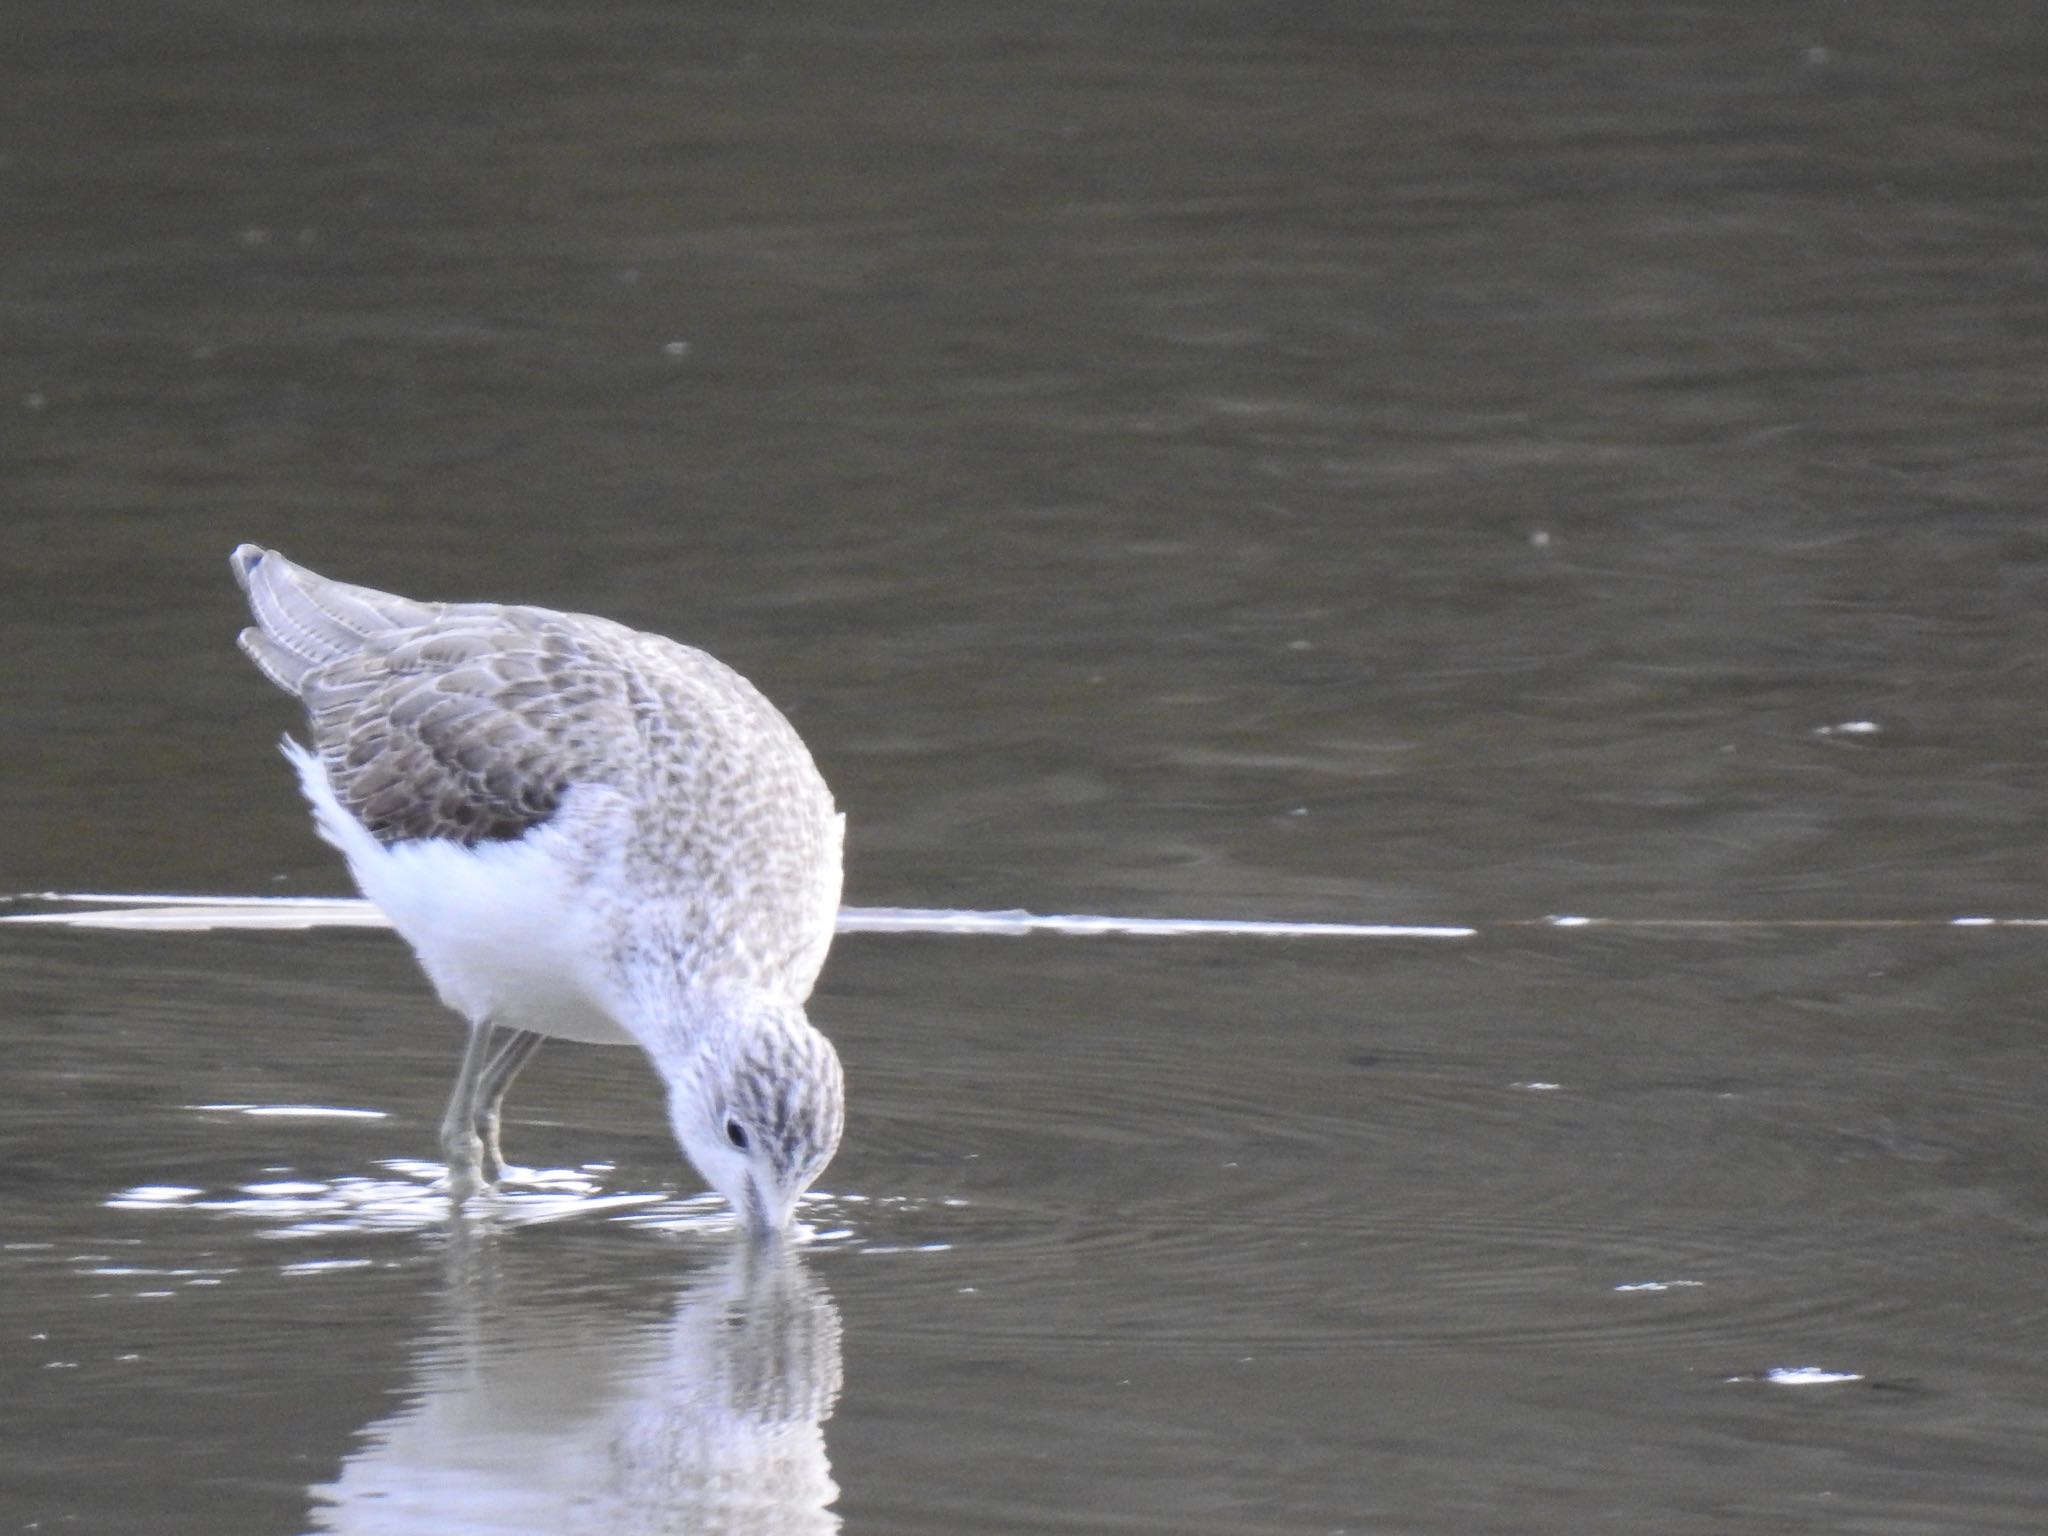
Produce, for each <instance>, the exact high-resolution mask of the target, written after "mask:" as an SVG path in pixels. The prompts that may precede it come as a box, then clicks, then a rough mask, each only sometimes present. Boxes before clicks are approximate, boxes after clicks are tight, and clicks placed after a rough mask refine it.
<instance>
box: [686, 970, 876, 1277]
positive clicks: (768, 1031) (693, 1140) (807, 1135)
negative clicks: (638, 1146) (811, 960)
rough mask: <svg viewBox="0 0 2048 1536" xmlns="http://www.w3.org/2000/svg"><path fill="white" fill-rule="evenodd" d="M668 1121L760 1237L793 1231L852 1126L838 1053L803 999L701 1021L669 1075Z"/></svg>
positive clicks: (762, 1003) (752, 1004)
mask: <svg viewBox="0 0 2048 1536" xmlns="http://www.w3.org/2000/svg"><path fill="white" fill-rule="evenodd" d="M668 1115H669V1124H670V1125H672V1126H673V1127H674V1128H675V1133H676V1140H677V1141H678V1142H680V1143H681V1144H682V1148H683V1151H684V1153H685V1154H686V1155H687V1156H688V1157H689V1159H690V1162H691V1163H692V1165H694V1166H695V1168H696V1170H697V1172H698V1173H699V1174H701V1175H702V1176H703V1178H704V1181H705V1182H706V1183H708V1184H709V1185H710V1186H711V1187H712V1188H713V1189H715V1190H717V1191H718V1193H720V1194H721V1195H723V1196H725V1198H726V1200H727V1201H728V1202H730V1204H731V1205H732V1208H733V1211H734V1212H735V1214H737V1215H738V1217H739V1219H740V1221H741V1223H742V1224H743V1225H744V1226H746V1227H748V1228H749V1229H751V1230H752V1231H753V1232H754V1233H755V1234H756V1235H757V1236H764V1237H765V1236H772V1235H774V1234H776V1233H779V1232H781V1231H782V1230H783V1229H784V1228H786V1227H787V1226H788V1225H789V1218H790V1213H791V1212H792V1211H793V1210H794V1209H795V1208H796V1202H797V1197H798V1196H799V1195H801V1194H802V1193H803V1192H804V1191H805V1190H806V1189H808V1188H810V1186H811V1183H812V1181H813V1180H815V1179H816V1178H817V1177H818V1175H819V1174H821V1173H823V1172H824V1171H825V1165H826V1164H827V1163H829V1162H831V1161H832V1154H833V1152H834V1151H836V1150H837V1149H838V1146H839V1133H840V1131H841V1129H842V1128H843V1127H844V1125H845V1123H846V1089H845V1081H844V1078H843V1077H842V1075H841V1073H840V1068H839V1053H838V1052H837V1051H835V1050H833V1049H832V1042H831V1041H829V1040H827V1039H826V1038H825V1037H824V1036H823V1035H822V1034H820V1033H819V1032H818V1031H817V1030H816V1029H814V1028H812V1026H811V1023H810V1021H809V1020H808V1019H806V1018H805V1017H804V1011H803V1009H802V1008H801V1007H799V1006H798V1005H797V1004H795V1003H790V1002H784V1001H780V1000H766V999H752V1000H749V1001H748V1002H747V1003H745V1004H744V1005H742V1006H737V1007H728V1008H725V1009H721V1010H719V1011H718V1012H717V1013H716V1015H715V1016H713V1017H710V1018H705V1019H703V1020H702V1021H701V1023H700V1026H699V1029H698V1031H697V1032H696V1038H695V1039H694V1040H693V1041H692V1043H691V1046H690V1048H689V1050H688V1051H687V1053H686V1054H685V1055H684V1056H683V1057H682V1059H681V1060H680V1061H678V1062H677V1063H676V1068H675V1070H674V1071H672V1072H671V1073H670V1075H669V1100H668Z"/></svg>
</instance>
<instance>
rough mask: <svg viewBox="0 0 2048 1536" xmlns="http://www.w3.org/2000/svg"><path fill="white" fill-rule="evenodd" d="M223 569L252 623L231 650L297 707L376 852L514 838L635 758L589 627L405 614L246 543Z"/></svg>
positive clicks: (506, 611) (331, 780)
mask: <svg viewBox="0 0 2048 1536" xmlns="http://www.w3.org/2000/svg"><path fill="white" fill-rule="evenodd" d="M233 565H234V570H235V575H236V577H237V579H238V580H239V581H240V582H241V583H242V587H243V590H244V591H246V592H247V593H248V595H249V608H250V612H251V614H252V615H253V616H254V617H255V619H256V624H255V625H254V626H252V627H251V628H249V629H246V630H244V631H243V632H242V635H241V645H242V649H243V650H244V651H245V652H247V653H248V655H249V657H250V659H251V660H253V661H254V662H255V663H256V665H257V666H258V667H259V668H261V669H262V671H263V673H264V675H265V676H267V677H268V678H269V679H270V680H271V681H272V682H274V683H276V684H277V685H278V686H279V687H281V688H283V689H285V690H286V691H287V692H289V693H293V694H296V695H298V697H299V698H300V699H302V700H303V701H304V702H305V706H306V719H307V723H308V725H309V726H310V727H311V730H312V738H313V750H314V751H315V752H316V753H317V754H318V756H319V758H320V763H321V766H322V767H323V768H324V769H325V770H326V773H327V782H328V784H329V785H330V786H331V787H332V789H333V790H334V793H335V797H336V798H337V799H339V800H340V801H341V803H342V805H343V806H344V807H345V808H346V809H347V810H348V811H350V812H351V813H352V814H353V815H354V816H355V817H356V818H357V819H358V820H359V821H361V822H362V823H363V825H364V826H365V827H366V828H368V829H369V832H370V834H371V835H372V836H373V837H375V838H377V839H378V840H379V841H380V842H385V843H393V842H402V841H405V840H407V839H411V838H421V837H436V838H445V839H448V840H451V841H454V842H458V843H461V844H463V845H465V846H473V845H475V844H477V843H482V842H489V841H492V840H497V839H504V838H512V837H517V836H519V835H520V834H521V833H523V832H525V831H526V830H528V829H529V828H531V827H534V826H537V825H539V824H540V823H541V822H544V821H546V820H547V819H548V818H549V817H550V816H552V815H553V814H554V813H555V810H556V808H557V807H558V806H559V805H560V804H561V801H562V797H563V796H564V795H565V794H566V793H567V792H568V790H569V787H570V786H571V785H572V784H574V783H576V782H578V781H580V780H582V779H586V778H589V777H593V776H595V775H597V774H598V773H600V772H601V769H602V765H603V764H604V763H605V762H607V761H611V762H614V763H616V762H619V761H630V760H631V759H632V757H633V755H634V752H633V747H632V741H633V740H634V739H635V738H636V737H637V734H638V733H637V730H636V726H635V718H634V707H633V700H632V688H631V683H632V679H631V676H630V673H629V670H628V669H625V668H622V666H621V661H622V657H621V656H620V655H619V654H618V644H617V641H616V639H615V638H614V636H613V635H612V633H611V631H612V630H613V629H614V628H615V626H613V625H610V624H608V623H606V622H605V621H603V620H592V619H586V618H581V617H578V616H572V615H568V614H561V613H554V612H551V611H549V610H547V609H543V608H518V607H501V606H499V605H497V604H491V603H468V604H448V603H416V602H413V601H412V600H410V599H408V598H402V597H395V596H393V595H392V594H390V593H388V592H377V591H374V590H372V589H371V588H368V587H353V586H349V585H347V584H345V583H343V582H337V581H329V580H328V579H327V578H325V577H323V576H319V575H316V574H315V573H314V572H312V571H309V570H307V569H305V568H304V567H303V566H298V565H294V564H292V563H291V562H290V561H288V560H285V559H284V558H283V557H282V556H280V555H277V554H275V553H272V552H270V551H265V550H260V549H256V548H255V547H254V546H251V545H243V546H242V547H241V548H240V549H237V550H236V551H235V554H234V557H233ZM621 737H624V738H626V744H625V746H624V747H623V748H622V747H621V741H620V738H621Z"/></svg>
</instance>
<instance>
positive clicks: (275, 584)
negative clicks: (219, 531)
mask: <svg viewBox="0 0 2048 1536" xmlns="http://www.w3.org/2000/svg"><path fill="white" fill-rule="evenodd" d="M228 566H229V568H230V569H231V570H233V571H234V573H235V580H236V581H237V582H239V583H240V584H241V588H242V591H243V592H244V593H246V594H247V596H248V598H249V613H250V615H251V616H252V617H253V618H254V619H255V620H256V622H255V623H254V624H252V625H251V626H249V628H247V629H245V630H243V631H242V633H241V636H240V639H241V645H242V650H243V653H244V654H245V655H247V656H248V658H249V659H250V660H251V661H253V662H255V663H256V665H257V667H258V668H259V669H260V670H261V671H262V673H263V675H264V676H265V677H267V678H269V679H270V680H271V681H272V682H273V683H275V684H277V686H278V687H280V688H282V689H283V690H284V691H285V692H286V693H290V694H297V693H300V692H301V691H302V690H303V686H304V683H305V679H306V674H307V673H308V672H311V671H312V670H313V669H314V668H315V667H320V666H324V665H326V664H327V663H328V662H331V661H339V660H341V659H342V658H343V657H345V656H353V655H354V654H355V653H356V652H357V651H359V650H361V649H362V646H363V641H364V639H365V638H366V637H368V636H370V635H374V634H378V633H381V632H382V631H384V630H388V629H403V628H410V627H411V626H413V625H416V624H424V623H425V622H426V621H427V620H428V619H431V618H432V617H433V616H434V615H435V614H436V613H438V612H439V611H440V608H439V607H438V606H437V605H435V604H430V603H416V602H414V601H412V600H411V599H410V598H405V597H395V596H393V595H392V594H391V593H389V592H378V591H375V590H373V589H372V588H369V587H352V586H350V585H349V584H348V583H346V582H341V581H329V580H328V579H327V578H326V577H325V576H320V575H316V574H315V573H313V572H312V571H309V570H307V569H306V568H305V567H304V566H303V565H294V564H293V563H292V562H291V561H289V560H287V559H285V557H284V556H283V555H280V554H278V553H277V551H275V550H271V549H260V548H258V547H257V546H256V545H254V544H243V545H239V546H237V547H236V549H235V552H234V553H233V554H232V555H230V556H228Z"/></svg>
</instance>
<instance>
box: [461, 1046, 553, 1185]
mask: <svg viewBox="0 0 2048 1536" xmlns="http://www.w3.org/2000/svg"><path fill="white" fill-rule="evenodd" d="M545 1038H546V1036H544V1035H541V1034H539V1033H537V1032H536V1031H534V1030H531V1029H515V1030H512V1031H511V1032H510V1033H509V1034H508V1035H507V1036H506V1037H505V1039H504V1041H503V1042H502V1043H501V1044H499V1045H498V1047H497V1048H496V1049H495V1050H493V1051H492V1052H491V1059H490V1064H489V1065H488V1066H486V1067H485V1068H484V1073H483V1078H482V1080H481V1081H480V1082H479V1083H478V1084H477V1091H476V1100H475V1107H476V1119H475V1122H474V1126H475V1130H476V1139H477V1143H478V1145H479V1146H480V1147H481V1149H482V1152H483V1178H484V1182H485V1183H486V1184H495V1183H497V1182H498V1180H499V1178H500V1177H501V1176H502V1175H503V1174H504V1172H505V1154H504V1153H503V1152H501V1151H499V1150H498V1112H499V1110H500V1109H502V1108H503V1107H504V1104H505V1094H506V1091H507V1090H508V1089H510V1088H511V1086H512V1079H513V1078H515V1077H517V1076H518V1075H519V1072H520V1069H521V1068H523V1067H524V1066H525V1065H526V1064H527V1063H528V1062H529V1061H531V1060H533V1053H534V1052H535V1051H537V1050H539V1049H540V1043H541V1041H542V1040H543V1039H545Z"/></svg>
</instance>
